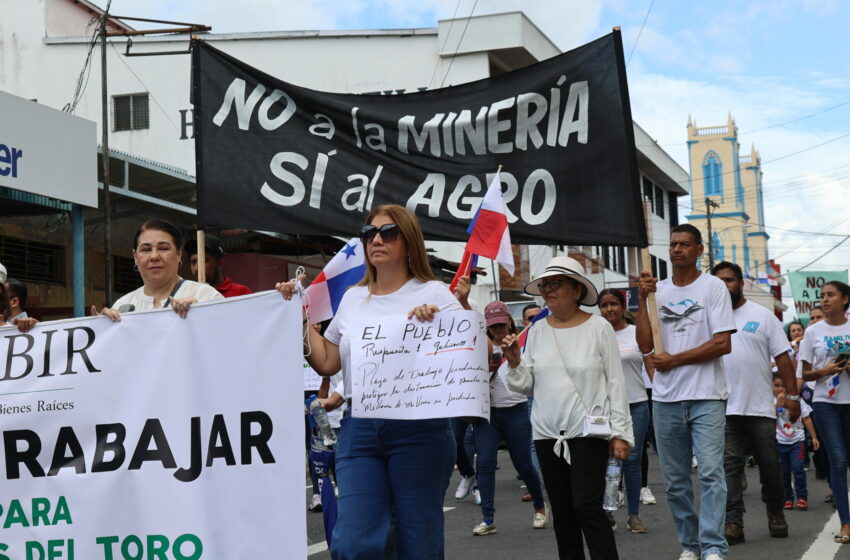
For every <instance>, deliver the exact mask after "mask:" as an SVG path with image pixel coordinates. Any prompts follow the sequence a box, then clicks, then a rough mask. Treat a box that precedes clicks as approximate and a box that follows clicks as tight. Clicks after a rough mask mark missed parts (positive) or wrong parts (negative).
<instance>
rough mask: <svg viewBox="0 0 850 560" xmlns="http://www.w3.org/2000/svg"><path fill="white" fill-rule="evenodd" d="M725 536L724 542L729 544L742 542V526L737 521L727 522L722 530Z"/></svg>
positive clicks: (743, 539)
mask: <svg viewBox="0 0 850 560" xmlns="http://www.w3.org/2000/svg"><path fill="white" fill-rule="evenodd" d="M723 533H724V536H725V537H726V543H727V544H728V545H729V546H732V545H735V544H739V543H742V542H744V541H745V540H746V539H745V538H744V528H743V527H742V526H740V525H738V524H737V523H727V524H726V529H725V530H724V531H723Z"/></svg>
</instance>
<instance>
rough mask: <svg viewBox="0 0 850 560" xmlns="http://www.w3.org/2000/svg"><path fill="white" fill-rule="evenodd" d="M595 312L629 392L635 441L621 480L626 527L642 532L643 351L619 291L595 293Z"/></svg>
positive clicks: (646, 418) (646, 410)
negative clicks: (611, 338) (606, 328)
mask: <svg viewBox="0 0 850 560" xmlns="http://www.w3.org/2000/svg"><path fill="white" fill-rule="evenodd" d="M599 311H600V312H601V313H602V316H603V317H604V318H605V319H606V320H607V321H608V322H609V323H611V326H612V327H613V328H614V335H615V336H616V337H617V346H618V347H619V349H620V362H621V363H622V364H623V375H625V377H626V388H627V389H628V393H629V413H630V414H631V415H632V428H633V431H634V437H635V444H634V446H632V448H631V449H630V451H629V456H628V458H627V459H625V460H624V461H623V482H624V483H625V485H626V500H627V503H628V508H629V520H628V522H627V523H626V528H627V529H628V530H629V531H631V532H632V533H646V526H645V525H644V524H643V522H642V521H641V519H640V493H641V463H642V460H643V457H642V456H643V453H644V451H645V450H644V441H645V440H646V433H647V429H648V428H649V398H648V396H647V394H646V384H645V383H644V381H643V368H644V358H643V352H641V351H640V348H638V345H637V338H636V334H635V333H636V332H637V328H636V327H635V326H634V325H630V324H629V323H628V322H626V318H625V313H626V298H625V297H623V293H622V292H621V291H620V290H617V289H614V288H609V289H607V290H602V291H601V292H599Z"/></svg>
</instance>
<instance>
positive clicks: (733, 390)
mask: <svg viewBox="0 0 850 560" xmlns="http://www.w3.org/2000/svg"><path fill="white" fill-rule="evenodd" d="M733 314H734V316H735V328H736V329H737V331H736V332H735V334H733V335H732V352H731V353H730V354H727V355H725V356H723V361H724V363H725V367H726V381H727V382H728V383H729V402H727V403H726V414H728V415H730V416H731V415H736V416H765V417H767V418H776V409H775V408H774V406H773V403H774V398H773V374H772V372H771V368H770V362H771V361H772V360H773V359H774V358H775V357H777V356H780V355H782V354H785V353H786V352H788V351H789V349H790V346H789V345H788V338H787V337H786V336H785V331H784V330H783V329H782V324H781V323H780V322H779V319H777V318H776V316H775V315H774V314H773V313H771V312H770V311H768V309H767V308H766V307H764V306H763V305H759V304H757V303H754V302H752V301H747V302H745V303H744V305H742V306H741V307H739V308H738V309H735V310H733Z"/></svg>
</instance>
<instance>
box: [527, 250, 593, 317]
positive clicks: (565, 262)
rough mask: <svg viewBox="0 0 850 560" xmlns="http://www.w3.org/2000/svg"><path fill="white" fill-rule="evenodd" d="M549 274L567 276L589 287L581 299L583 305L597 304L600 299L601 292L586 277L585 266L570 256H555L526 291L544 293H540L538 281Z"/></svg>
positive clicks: (528, 292)
mask: <svg viewBox="0 0 850 560" xmlns="http://www.w3.org/2000/svg"><path fill="white" fill-rule="evenodd" d="M548 276H566V277H567V278H572V279H573V280H575V281H576V282H578V283H579V284H581V285H583V286H584V287H585V288H587V293H585V294H584V297H583V298H581V300H579V303H580V304H582V305H587V306H591V307H592V306H594V305H596V302H597V301H598V300H599V292H597V290H596V286H594V285H593V282H591V281H590V280H588V279H587V278H586V277H585V275H584V267H583V266H582V265H581V263H580V262H578V261H577V260H575V259H571V258H570V257H553V258H552V260H550V261H549V264H547V265H546V270H544V271H543V272H542V273H541V274H539V275H538V276H537V277H536V278H534V279H533V280H532V281H531V282H529V283H528V284H526V286H525V293H527V294H531V295H533V296H540V295H543V294H542V293H540V288H538V287H537V283H538V282H540V281H541V280H542V279H544V278H546V277H548Z"/></svg>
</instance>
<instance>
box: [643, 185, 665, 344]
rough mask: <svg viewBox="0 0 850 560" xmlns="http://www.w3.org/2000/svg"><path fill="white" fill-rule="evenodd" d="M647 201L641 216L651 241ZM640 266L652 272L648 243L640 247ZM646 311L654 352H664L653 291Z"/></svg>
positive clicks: (647, 236) (647, 237)
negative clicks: (650, 327)
mask: <svg viewBox="0 0 850 560" xmlns="http://www.w3.org/2000/svg"><path fill="white" fill-rule="evenodd" d="M647 206H648V203H647V202H646V201H644V203H643V217H644V223H645V225H646V242H647V243H651V241H652V228H651V227H650V223H649V220H650V214H649V212H648V208H647ZM640 267H641V270H647V271H649V272H650V273H651V272H652V259H651V258H650V255H649V245H647V246H646V247H642V248H641V250H640ZM646 312H647V313H649V324H650V325H651V326H652V342H653V348H654V349H655V353H656V354H661V353H663V352H664V343H663V342H662V340H661V323H660V322H659V321H658V307H656V305H655V292H649V296H648V297H647V302H646Z"/></svg>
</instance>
